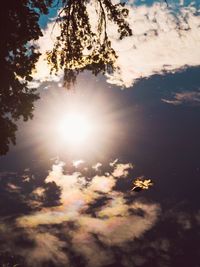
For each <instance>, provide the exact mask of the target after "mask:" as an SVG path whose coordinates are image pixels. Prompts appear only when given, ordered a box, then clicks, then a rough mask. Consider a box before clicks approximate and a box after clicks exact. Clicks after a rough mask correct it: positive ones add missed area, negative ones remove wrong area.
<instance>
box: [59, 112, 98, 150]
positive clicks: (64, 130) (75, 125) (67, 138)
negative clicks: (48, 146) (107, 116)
mask: <svg viewBox="0 0 200 267" xmlns="http://www.w3.org/2000/svg"><path fill="white" fill-rule="evenodd" d="M56 128H57V133H58V138H59V139H61V141H62V142H67V143H68V144H71V145H73V146H74V145H81V144H84V143H85V142H86V141H87V140H89V139H90V137H91V135H92V128H93V127H92V122H91V120H90V119H89V117H88V116H86V115H83V114H81V113H70V114H66V115H65V116H63V117H62V118H60V119H59V120H58V125H57V126H56Z"/></svg>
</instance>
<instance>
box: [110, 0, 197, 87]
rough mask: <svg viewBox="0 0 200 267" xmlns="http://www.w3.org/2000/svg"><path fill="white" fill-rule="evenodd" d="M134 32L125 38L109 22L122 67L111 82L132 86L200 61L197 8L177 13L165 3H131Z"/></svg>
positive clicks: (131, 24) (131, 23)
mask: <svg viewBox="0 0 200 267" xmlns="http://www.w3.org/2000/svg"><path fill="white" fill-rule="evenodd" d="M129 11H130V15H129V19H128V21H129V24H130V27H131V28H132V31H133V36H131V37H128V38H125V39H123V40H121V41H119V40H118V39H117V34H114V32H115V30H116V29H115V28H116V26H112V25H108V28H109V32H110V36H111V39H112V44H113V47H114V48H115V49H116V51H117V53H118V56H119V57H118V60H117V66H118V67H119V70H118V71H116V72H115V73H114V74H113V75H110V76H108V82H110V83H113V84H117V85H119V86H125V87H130V86H131V85H132V84H134V82H135V81H136V80H137V79H139V78H146V77H149V76H151V75H153V74H155V73H164V72H165V71H175V70H178V69H181V68H183V67H185V66H197V65H200V50H199V42H200V31H199V26H200V16H199V15H197V12H196V10H195V9H194V8H192V7H190V8H185V7H180V8H179V13H177V14H176V16H175V15H173V14H172V13H171V12H170V10H169V9H168V8H167V7H166V4H165V3H158V2H157V3H155V4H153V5H152V6H150V7H147V6H146V5H142V6H138V7H136V6H131V7H129Z"/></svg>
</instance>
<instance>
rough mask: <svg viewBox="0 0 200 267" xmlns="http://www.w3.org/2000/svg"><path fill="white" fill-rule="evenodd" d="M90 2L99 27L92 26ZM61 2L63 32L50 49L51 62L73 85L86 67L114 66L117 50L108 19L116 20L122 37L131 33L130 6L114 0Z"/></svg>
mask: <svg viewBox="0 0 200 267" xmlns="http://www.w3.org/2000/svg"><path fill="white" fill-rule="evenodd" d="M91 2H92V3H93V4H94V2H95V5H96V16H97V29H96V31H94V30H93V29H92V27H91V24H90V16H89V13H88V10H87V4H88V3H91ZM62 3H63V8H62V9H61V11H60V13H59V15H58V18H57V21H56V22H57V23H58V24H59V26H60V30H61V33H60V36H58V37H57V40H56V42H55V44H54V48H53V50H52V51H49V52H48V62H49V63H50V64H51V67H52V68H51V70H52V71H55V72H58V70H59V69H63V70H64V84H65V85H66V87H68V88H70V86H71V84H73V83H74V82H75V80H76V76H77V75H78V74H79V73H80V72H82V71H84V70H89V71H92V73H93V74H95V75H97V74H98V73H100V72H102V73H105V72H112V71H113V70H114V69H115V66H114V63H115V60H116V58H117V54H116V52H115V50H114V49H113V48H112V45H111V41H110V40H109V38H108V35H107V22H108V20H110V21H113V22H114V23H116V24H117V26H118V32H119V34H120V39H122V38H124V37H125V36H129V35H132V31H131V29H130V28H129V25H128V23H127V22H126V20H125V18H126V17H127V16H128V9H126V8H125V7H124V6H125V4H124V3H119V4H113V3H112V1H111V0H95V1H94V0H93V1H89V0H63V1H62Z"/></svg>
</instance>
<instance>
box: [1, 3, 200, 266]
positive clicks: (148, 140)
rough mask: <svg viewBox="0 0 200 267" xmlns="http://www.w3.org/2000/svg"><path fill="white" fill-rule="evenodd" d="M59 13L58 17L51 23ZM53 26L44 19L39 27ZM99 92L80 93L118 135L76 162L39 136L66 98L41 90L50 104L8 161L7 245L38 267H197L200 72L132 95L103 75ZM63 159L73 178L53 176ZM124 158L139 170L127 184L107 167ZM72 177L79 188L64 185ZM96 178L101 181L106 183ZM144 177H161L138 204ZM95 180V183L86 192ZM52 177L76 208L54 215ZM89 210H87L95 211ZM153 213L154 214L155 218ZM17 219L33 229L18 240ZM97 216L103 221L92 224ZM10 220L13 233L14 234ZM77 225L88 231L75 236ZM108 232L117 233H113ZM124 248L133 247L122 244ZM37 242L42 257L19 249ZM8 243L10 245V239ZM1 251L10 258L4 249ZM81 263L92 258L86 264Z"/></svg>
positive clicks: (81, 83) (85, 81)
mask: <svg viewBox="0 0 200 267" xmlns="http://www.w3.org/2000/svg"><path fill="white" fill-rule="evenodd" d="M148 2H149V3H150V1H148ZM141 3H143V2H142V1H141ZM184 3H186V1H184ZM186 4H187V3H186ZM196 4H199V1H196ZM54 15H55V12H54V11H52V14H51V16H52V17H53V16H54ZM45 23H46V22H45V19H44V20H43V21H42V22H41V24H42V25H45ZM96 84H97V82H96V78H95V77H91V76H89V75H82V76H81V77H79V79H78V83H77V88H76V90H77V92H79V89H78V88H79V87H81V92H83V93H84V94H85V96H86V98H85V101H86V102H87V98H88V103H87V104H88V105H91V100H96V99H99V96H101V99H103V100H102V106H101V107H99V109H98V112H99V114H100V115H102V117H103V118H112V121H113V123H114V126H115V127H114V129H115V131H114V132H113V134H112V135H108V136H107V139H106V140H105V139H101V136H99V143H100V144H101V147H100V148H98V149H97V151H95V153H94V152H93V150H90V147H89V144H88V148H87V153H82V152H79V153H75V154H73V153H70V154H69V153H67V152H66V151H63V150H61V151H55V150H54V149H51V147H48V143H47V144H46V143H45V139H46V136H39V132H38V131H37V130H38V129H37V128H38V125H40V124H39V123H40V122H41V121H40V118H41V117H42V116H43V115H44V114H43V108H44V103H45V105H47V106H48V104H49V103H54V101H55V99H59V97H60V92H59V90H60V89H59V88H58V87H57V85H56V84H54V83H49V84H48V85H49V87H48V89H44V87H45V88H46V87H47V84H45V85H41V88H40V90H41V95H42V98H41V100H39V101H38V102H37V104H36V110H35V117H34V118H33V120H32V121H29V122H26V123H23V122H20V123H19V131H18V135H17V146H16V147H12V148H11V150H10V152H9V153H8V154H7V155H6V156H3V157H1V158H0V171H1V173H0V179H1V187H0V193H1V204H0V208H1V213H0V214H1V216H2V220H1V221H0V232H1V233H3V234H2V236H3V239H4V240H7V238H6V237H7V236H14V237H13V240H14V241H15V242H17V241H16V240H18V245H19V246H18V248H17V249H16V248H15V249H16V252H17V253H19V255H21V256H25V254H26V255H28V257H29V261H28V263H29V265H30V266H33V261H32V260H34V259H36V258H37V256H38V258H39V259H40V260H41V261H47V262H48V260H50V261H51V262H52V264H54V265H50V266H63V265H66V262H67V261H69V262H70V264H72V263H73V265H74V266H78V267H79V266H93V267H95V266H110V267H111V266H112V267H114V266H115V267H117V266H143V267H147V266H148V267H152V266H174V267H175V266H176V267H177V266H187V267H188V266H191V267H193V266H194V267H196V266H198V264H199V257H198V253H199V240H200V238H199V224H200V213H199V212H200V208H199V203H200V196H199V186H200V180H199V178H200V142H199V136H200V124H199V118H200V102H199V98H198V97H199V84H200V68H199V67H195V68H188V69H186V70H184V71H182V72H176V73H173V74H165V75H162V76H161V75H155V76H152V77H150V78H148V79H143V80H141V81H138V82H137V83H136V84H135V85H134V86H132V87H131V88H129V89H126V90H120V89H119V87H115V86H114V85H112V86H111V85H109V84H107V83H106V82H105V80H104V79H103V78H102V77H100V78H99V80H98V87H97V86H96ZM54 90H57V91H55V92H54ZM191 92H192V94H191ZM61 96H62V95H61ZM177 97H178V98H177ZM177 99H178V101H179V102H178V104H177ZM174 101H175V102H174ZM47 117H48V116H47ZM108 121H109V120H108ZM43 123H44V124H45V121H43ZM34 128H35V129H34ZM30 129H31V131H30ZM38 140H40V142H38ZM102 151H105V153H103V154H102ZM98 152H99V153H98ZM57 156H59V159H60V160H61V161H63V162H65V163H66V165H67V167H68V168H69V171H68V172H67V171H66V172H64V171H63V170H60V169H59V167H58V168H57V169H56V167H54V168H55V169H53V170H51V167H52V165H53V163H54V162H55V160H56V157H57ZM116 158H118V159H119V162H122V163H126V162H129V163H132V164H134V165H135V167H134V168H133V170H132V169H131V170H129V172H128V174H127V176H126V175H124V176H125V177H124V178H120V179H119V180H116V177H115V175H114V174H113V173H114V172H113V170H112V168H111V167H108V166H109V162H111V161H113V160H114V159H116ZM77 159H83V160H84V161H85V163H84V162H82V164H80V166H82V167H80V168H79V167H78V169H77V170H76V167H72V166H71V165H70V164H71V162H72V161H73V160H77ZM98 162H101V163H102V164H103V166H104V165H106V164H107V165H108V166H107V167H105V170H104V171H101V170H97V171H96V172H94V168H93V169H92V168H90V167H88V166H93V165H94V164H96V163H98ZM84 164H86V165H84ZM68 165H69V166H70V167H69V166H68ZM58 166H59V165H58ZM122 166H123V165H122ZM67 167H66V169H67ZM99 168H100V169H101V166H100V167H99ZM102 168H103V167H102ZM25 169H26V170H25ZM24 170H25V171H24ZM11 172H12V173H11ZM78 172H80V174H81V175H80V177H79V174H78ZM22 173H23V175H22ZM72 173H73V174H72ZM105 173H109V175H107V176H106V175H105ZM122 173H123V172H122ZM67 175H68V176H69V177H71V178H70V179H71V180H68V183H64V181H65V180H64V178H65V177H66V176H67ZM95 175H97V176H98V175H99V176H100V177H101V179H102V181H103V183H102V184H101V183H100V184H99V181H100V180H101V179H100V178H98V177H96V178H94V177H95ZM104 175H105V176H104ZM112 175H113V176H112ZM140 175H144V176H145V177H148V178H151V179H153V181H154V182H155V185H154V187H153V188H152V189H151V190H149V191H145V192H141V193H139V194H138V195H133V196H130V195H129V190H130V187H131V182H132V180H133V178H135V177H138V176H140ZM77 177H79V178H77ZM91 177H93V182H92V183H91V185H90V186H89V187H88V188H87V187H84V186H85V185H87V184H89V183H90V179H89V178H91ZM108 177H109V178H108ZM113 177H114V178H113ZM86 178H88V179H86ZM45 179H46V182H47V181H48V182H50V181H51V182H52V181H54V182H55V183H57V185H58V186H64V187H63V188H64V191H63V192H62V194H63V195H62V198H63V196H64V197H66V196H67V197H66V202H67V203H68V204H69V203H70V204H69V207H70V208H71V210H69V211H68V210H67V209H64V208H65V206H58V207H55V206H56V205H58V199H57V196H58V195H59V190H58V193H57V191H56V188H55V187H53V186H52V188H51V187H50V185H48V184H45V181H44V180H45ZM56 179H58V180H56ZM59 179H60V180H59ZM63 184H64V185H63ZM80 185H81V186H83V188H81V187H80ZM54 186H55V185H54ZM105 186H106V188H105ZM114 186H115V187H114ZM86 188H87V189H86ZM111 189H112V190H111ZM95 190H96V191H98V190H99V191H98V192H97V193H96V192H95ZM44 192H45V197H44ZM113 192H115V194H114V193H113ZM113 194H114V195H113ZM118 194H119V195H118ZM121 194H122V195H121ZM42 197H44V198H42ZM123 197H124V199H126V201H127V202H126V203H125V202H124V201H125V200H124V199H123ZM54 198H55V199H54ZM112 198H113V199H112ZM111 200H112V201H111ZM70 201H71V202H70ZM2 203H3V204H2ZM41 203H43V206H42V205H41ZM127 203H129V204H130V206H129V207H128V205H129V204H127ZM134 203H136V204H134ZM138 203H139V204H138ZM31 205H32V206H31ZM39 205H41V206H39ZM70 205H71V206H70ZM84 205H88V207H87V208H88V209H87V210H86V209H85V206H84ZM131 205H132V206H131ZM134 205H136V206H137V205H138V206H137V207H135V206H134ZM156 205H158V206H156ZM52 206H54V208H52ZM30 207H31V208H30ZM149 207H150V208H152V210H151V209H150V211H151V213H148V212H149ZM158 207H160V208H161V210H160V208H158ZM81 208H83V210H81ZM129 208H131V211H130V210H128V209H129ZM154 208H155V210H154ZM77 210H78V211H77ZM78 212H80V213H78ZM145 212H146V213H145ZM14 214H17V217H18V218H20V216H19V214H20V215H23V216H22V218H21V222H23V223H24V224H22V226H23V225H27V229H26V228H25V229H23V227H22V229H20V230H19V229H18V234H17V232H16V233H15V234H14V235H13V229H15V225H14V223H13V221H12V223H10V219H9V218H10V217H9V216H11V217H12V216H14ZM80 214H81V215H80ZM91 214H92V215H91ZM94 214H95V216H97V217H98V216H100V217H101V220H98V219H94V218H93V217H92V219H91V217H90V216H94ZM110 214H114V216H113V217H112V216H111V215H110ZM29 215H30V217H29ZM77 215H78V216H79V215H80V216H82V217H81V218H79V219H80V220H78V219H77ZM31 216H33V217H31ZM34 216H35V217H34ZM37 216H38V217H39V219H38V217H37ZM74 217H76V220H75V219H74ZM30 218H31V220H32V219H34V220H35V221H36V224H37V223H38V221H40V220H41V221H42V223H41V224H43V225H42V226H38V228H34V229H30V228H29V227H28V226H29V225H28V223H29V222H30V220H29V219H30ZM35 218H36V219H35ZM49 218H50V219H49ZM72 218H73V220H72ZM102 218H103V219H102ZM113 218H114V219H113ZM24 219H27V220H25V221H23V220H24ZM154 219H155V220H154ZM156 219H157V220H158V221H157V222H156ZM6 220H7V221H6ZM45 220H46V221H45ZM18 221H20V219H19V220H18ZM35 221H34V222H35ZM5 222H6V223H7V225H9V226H7V227H6V228H5ZM58 222H59V223H60V226H59V225H57V224H58ZM64 222H65V223H64ZM31 223H32V221H31ZM54 223H55V225H54ZM134 223H135V225H134ZM76 224H80V225H79V226H80V228H77V229H78V230H77V231H76V227H78V226H77V225H76ZM124 225H125V226H124ZM134 226H135V227H134ZM142 227H144V228H142ZM145 227H146V228H145ZM124 228H125V229H124ZM86 229H89V230H90V231H91V232H89V231H86ZM110 229H117V230H116V231H113V232H111V231H109V230H110ZM20 231H21V232H20ZM123 231H124V232H123ZM66 232H68V234H66ZM91 233H92V234H91ZM138 233H140V234H138ZM137 234H138V235H137ZM18 235H19V236H18ZM135 236H136V238H135ZM1 238H2V237H1ZM20 238H21V241H19V239H20ZM26 239H28V240H29V241H27V240H26ZM121 240H125V242H124V243H123V245H122V244H121V243H120V242H121ZM14 241H13V242H14ZM112 241H113V242H112ZM6 242H7V241H6ZM26 242H29V243H26ZM31 242H33V243H34V244H35V245H34V246H33V248H34V249H32V250H31V249H24V250H21V249H20V246H21V247H23V246H24V247H26V245H27V244H29V246H30V247H31V245H32V243H31ZM6 244H8V247H9V246H10V247H11V244H12V238H11V239H10V240H8V242H7V243H6ZM12 246H13V244H12ZM8 247H7V248H6V249H8ZM52 247H53V248H54V249H52ZM3 249H4V250H5V251H6V249H5V247H3ZM22 251H23V252H22ZM66 255H68V256H66ZM26 257H27V256H26ZM28 257H27V258H28ZM82 257H83V258H84V260H85V259H86V260H87V263H86V264H85V263H84V260H83V258H82ZM70 264H69V266H71V265H70ZM39 265H40V261H36V263H35V266H39Z"/></svg>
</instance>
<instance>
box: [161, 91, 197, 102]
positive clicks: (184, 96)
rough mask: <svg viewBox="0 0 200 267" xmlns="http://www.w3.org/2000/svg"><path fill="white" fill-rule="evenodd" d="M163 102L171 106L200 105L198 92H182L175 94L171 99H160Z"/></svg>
mask: <svg viewBox="0 0 200 267" xmlns="http://www.w3.org/2000/svg"><path fill="white" fill-rule="evenodd" d="M162 101H163V102H165V103H167V104H171V105H175V106H177V105H182V104H190V105H200V92H199V91H184V92H180V93H175V94H174V97H173V98H172V99H162Z"/></svg>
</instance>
